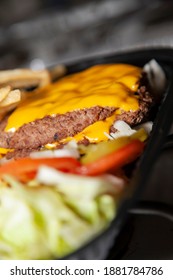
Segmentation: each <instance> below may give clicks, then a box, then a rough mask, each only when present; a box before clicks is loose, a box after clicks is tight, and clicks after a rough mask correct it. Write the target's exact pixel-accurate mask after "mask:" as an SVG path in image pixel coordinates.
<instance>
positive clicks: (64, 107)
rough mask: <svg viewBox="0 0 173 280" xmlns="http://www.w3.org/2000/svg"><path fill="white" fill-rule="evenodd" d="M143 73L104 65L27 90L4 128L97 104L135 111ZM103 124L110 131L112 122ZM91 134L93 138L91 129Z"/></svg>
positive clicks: (122, 67)
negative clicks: (42, 86) (36, 88)
mask: <svg viewBox="0 0 173 280" xmlns="http://www.w3.org/2000/svg"><path fill="white" fill-rule="evenodd" d="M141 73H142V69H141V68H139V67H135V66H132V65H127V64H105V65H96V66H93V67H91V68H89V69H87V70H84V71H82V72H80V73H76V74H72V75H69V76H66V77H64V78H62V79H61V80H59V81H57V82H56V83H53V84H51V85H48V86H46V87H44V88H42V89H38V90H35V91H34V92H32V93H28V96H27V98H26V99H25V100H24V101H22V102H21V103H20V104H19V106H18V107H17V108H16V110H15V111H14V112H13V113H12V114H11V115H10V117H9V119H8V123H7V126H6V128H5V131H9V130H14V129H15V130H16V129H18V128H19V127H21V126H22V125H24V124H26V123H29V122H32V121H34V120H36V119H41V118H43V117H45V116H46V115H54V114H65V113H67V112H70V111H74V110H77V109H84V108H90V107H94V106H102V107H105V106H109V107H115V108H117V109H118V110H117V112H115V114H116V113H121V110H123V111H135V110H137V109H138V108H139V104H138V96H136V95H134V92H135V91H137V89H138V86H139V80H140V78H141ZM100 123H101V122H99V129H100ZM103 123H104V126H107V127H106V129H105V130H106V131H107V129H108V126H109V127H110V123H109V122H103ZM95 126H97V125H95ZM91 127H93V128H94V126H90V128H91ZM86 131H88V130H86ZM86 134H87V132H86ZM86 134H85V135H84V134H82V135H83V136H87V135H86ZM88 137H89V138H92V131H91V129H89V136H88ZM94 137H95V136H94Z"/></svg>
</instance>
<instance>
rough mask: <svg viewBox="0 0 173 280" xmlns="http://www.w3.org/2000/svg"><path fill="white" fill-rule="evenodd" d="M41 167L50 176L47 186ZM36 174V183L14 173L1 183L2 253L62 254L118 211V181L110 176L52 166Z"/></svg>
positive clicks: (18, 256) (51, 256) (18, 255)
mask: <svg viewBox="0 0 173 280" xmlns="http://www.w3.org/2000/svg"><path fill="white" fill-rule="evenodd" d="M42 172H43V173H44V175H45V174H46V176H49V179H50V181H49V186H48V183H47V182H46V179H45V176H42V175H41V174H43V173H42ZM71 176H72V177H71ZM37 177H38V178H37V181H35V182H34V184H33V185H32V184H31V185H23V184H21V183H19V182H18V181H16V180H15V179H14V178H12V177H10V176H5V177H4V181H5V183H4V182H1V184H0V259H55V258H61V257H63V256H65V255H66V254H69V253H70V252H72V251H74V250H76V249H77V248H79V247H80V246H81V245H82V244H84V243H86V242H87V241H89V240H90V239H91V238H93V237H94V236H96V235H97V234H98V233H99V232H100V231H101V230H103V229H105V228H106V227H107V226H108V224H109V223H110V221H111V220H112V219H113V217H114V216H115V213H116V202H115V197H114V195H113V194H114V188H115V187H114V186H113V184H111V183H110V182H106V181H105V180H104V179H102V178H99V177H98V178H88V180H87V179H86V177H80V176H77V175H67V174H63V173H62V172H58V171H55V170H53V169H52V168H48V167H42V168H41V169H40V171H39V174H38V176H37ZM57 177H58V180H57ZM55 178H56V180H55ZM7 184H8V186H7ZM9 186H10V187H9Z"/></svg>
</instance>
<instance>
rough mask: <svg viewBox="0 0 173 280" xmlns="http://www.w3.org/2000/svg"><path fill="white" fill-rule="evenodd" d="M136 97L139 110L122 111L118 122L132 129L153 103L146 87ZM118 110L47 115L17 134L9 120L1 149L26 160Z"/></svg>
mask: <svg viewBox="0 0 173 280" xmlns="http://www.w3.org/2000/svg"><path fill="white" fill-rule="evenodd" d="M135 94H137V95H138V99H139V109H138V110H136V111H122V113H121V114H117V115H116V117H115V118H116V119H117V120H123V121H125V122H126V123H128V124H129V125H130V126H134V125H136V124H138V123H140V122H141V121H143V120H145V119H146V118H147V115H148V112H149V110H150V107H151V104H152V102H153V100H152V97H151V95H150V94H149V92H148V91H147V89H146V86H140V87H139V90H138V92H136V93H135ZM116 109H117V108H114V107H100V106H95V107H92V108H87V109H82V110H76V111H73V112H68V113H66V114H58V115H56V116H45V117H44V118H42V119H37V120H35V121H33V122H30V123H27V124H24V125H23V126H22V127H20V128H19V129H18V130H17V131H16V132H14V133H12V132H5V131H4V128H5V125H6V122H7V120H8V118H7V117H6V118H5V119H4V120H3V121H2V122H1V125H0V130H1V134H0V147H3V148H10V149H15V150H14V151H13V152H9V153H8V154H7V155H6V157H7V158H12V157H14V158H18V157H25V156H28V155H29V154H30V152H31V151H33V150H39V149H40V148H41V147H42V146H44V145H45V144H47V143H53V142H55V141H59V140H62V139H64V138H66V137H68V136H74V135H76V134H77V133H79V132H81V131H82V130H83V129H84V128H86V127H87V126H89V125H91V124H93V123H95V122H96V121H100V120H105V119H106V118H108V117H110V116H111V115H112V114H113V113H114V112H115V110H116ZM110 130H111V128H110Z"/></svg>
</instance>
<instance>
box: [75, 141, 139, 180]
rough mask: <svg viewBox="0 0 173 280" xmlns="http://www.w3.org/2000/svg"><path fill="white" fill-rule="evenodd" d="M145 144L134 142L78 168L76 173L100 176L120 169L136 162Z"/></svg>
mask: <svg viewBox="0 0 173 280" xmlns="http://www.w3.org/2000/svg"><path fill="white" fill-rule="evenodd" d="M143 149H144V143H143V142H141V141H140V140H136V139H135V140H132V141H131V142H130V143H128V144H127V145H125V146H123V147H122V148H120V149H118V150H116V151H115V152H112V153H110V154H107V155H105V156H103V157H102V158H99V159H97V160H95V161H94V162H91V163H88V164H86V165H81V166H79V167H77V168H76V173H78V174H80V175H91V176H93V175H100V174H103V173H105V172H107V171H109V170H110V169H112V168H114V169H115V170H116V169H119V168H121V167H123V166H124V165H126V164H128V163H130V162H132V161H134V160H135V159H137V157H138V156H139V155H140V154H141V153H142V151H143Z"/></svg>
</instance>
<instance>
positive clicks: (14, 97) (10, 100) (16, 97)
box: [0, 89, 22, 108]
mask: <svg viewBox="0 0 173 280" xmlns="http://www.w3.org/2000/svg"><path fill="white" fill-rule="evenodd" d="M21 97H22V95H21V91H20V90H19V89H14V90H11V91H10V92H9V93H8V95H7V96H6V98H4V99H3V100H2V101H1V102H0V108H2V107H6V106H9V105H11V104H14V103H18V102H19V101H20V100H21Z"/></svg>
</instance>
